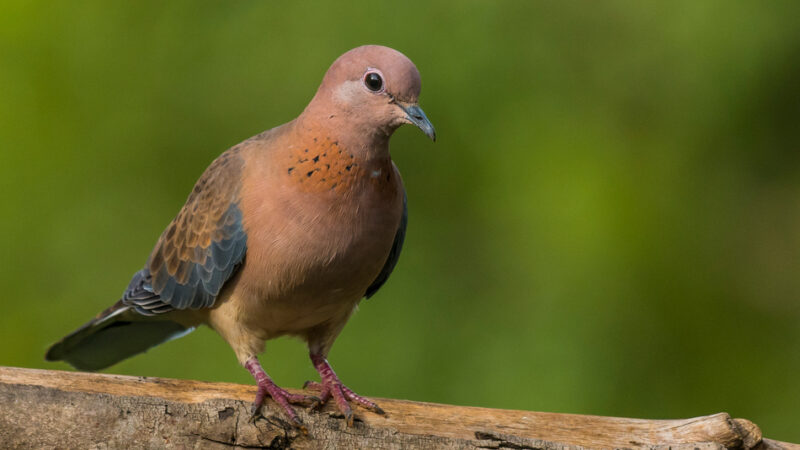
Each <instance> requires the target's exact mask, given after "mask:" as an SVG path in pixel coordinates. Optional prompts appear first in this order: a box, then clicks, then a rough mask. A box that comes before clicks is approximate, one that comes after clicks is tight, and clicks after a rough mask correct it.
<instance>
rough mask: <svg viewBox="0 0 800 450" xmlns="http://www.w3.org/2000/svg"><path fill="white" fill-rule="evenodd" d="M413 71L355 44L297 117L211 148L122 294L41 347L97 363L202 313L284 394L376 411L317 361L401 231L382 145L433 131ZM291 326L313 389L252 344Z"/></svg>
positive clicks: (284, 401) (267, 385)
mask: <svg viewBox="0 0 800 450" xmlns="http://www.w3.org/2000/svg"><path fill="white" fill-rule="evenodd" d="M419 93H420V76H419V72H418V71H417V68H416V66H414V63H412V62H411V61H410V60H409V59H408V58H407V57H406V56H405V55H403V54H402V53H400V52H398V51H396V50H393V49H390V48H387V47H381V46H375V45H368V46H363V47H358V48H355V49H353V50H350V51H348V52H347V53H345V54H343V55H342V56H340V57H339V58H338V59H337V60H336V61H335V62H334V63H333V65H331V67H330V69H328V71H327V73H326V74H325V77H324V78H323V80H322V84H321V85H320V87H319V89H318V90H317V92H316V95H314V98H313V99H312V100H311V102H310V103H309V104H308V106H307V107H306V108H305V110H304V111H303V112H302V114H300V116H299V117H297V118H296V119H294V120H292V121H291V122H288V123H286V124H284V125H281V126H279V127H276V128H273V129H271V130H268V131H265V132H263V133H261V134H259V135H257V136H254V137H252V138H250V139H248V140H246V141H244V142H242V143H240V144H238V145H236V146H234V147H232V148H231V149H229V150H227V151H226V152H224V153H223V154H222V155H220V156H219V157H218V158H217V159H216V160H215V161H214V162H213V163H211V165H210V166H209V167H208V169H206V171H205V172H204V173H203V175H202V176H201V177H200V179H199V180H198V181H197V183H196V184H195V186H194V189H193V190H192V192H191V194H190V195H189V198H188V199H187V200H186V204H185V205H184V206H183V208H182V209H181V210H180V212H179V213H178V215H177V217H175V219H174V220H173V221H172V222H171V223H170V224H169V226H168V227H167V228H166V230H164V232H163V233H162V234H161V237H160V238H159V239H158V242H157V243H156V245H155V248H154V249H153V251H152V253H151V254H150V257H149V258H148V260H147V263H146V264H145V266H144V268H143V269H141V270H140V271H138V272H136V273H135V274H134V275H133V279H132V280H131V281H130V284H129V285H128V288H127V289H126V290H125V292H124V293H123V295H122V298H121V299H120V300H119V301H117V302H116V303H115V304H114V305H113V306H111V307H110V308H108V309H106V310H105V311H103V312H102V313H100V314H99V315H97V317H95V318H94V319H92V320H91V321H89V322H88V323H87V324H85V325H83V326H82V327H81V328H79V329H78V330H76V331H74V332H73V333H72V334H70V335H68V336H66V337H64V338H63V339H62V340H61V341H59V342H58V343H56V344H54V345H53V346H52V347H51V348H50V349H49V350H48V352H47V355H46V358H47V360H49V361H59V360H63V361H66V362H68V363H70V364H72V365H73V366H74V367H76V368H78V369H82V370H99V369H103V368H105V367H108V366H110V365H112V364H115V363H117V362H119V361H121V360H123V359H126V358H128V357H130V356H133V355H136V354H138V353H141V352H144V351H145V350H147V349H148V348H150V347H153V346H155V345H158V344H160V343H162V342H165V341H167V340H170V339H174V338H176V337H179V336H182V335H184V334H186V333H188V332H190V331H192V330H193V329H194V328H195V327H196V326H198V325H201V324H205V325H208V326H210V327H211V328H213V329H214V330H215V331H216V332H217V333H219V334H220V335H221V336H222V337H223V338H224V339H225V340H226V341H227V342H228V344H230V346H231V347H232V348H233V351H234V352H235V353H236V357H237V358H238V360H239V362H240V363H241V364H242V365H243V366H244V367H245V368H247V370H249V371H250V373H251V374H252V375H253V377H254V378H255V380H256V383H257V384H258V393H257V394H256V398H255V402H254V405H253V408H254V409H253V411H254V414H255V413H256V412H257V411H258V409H259V408H260V406H261V404H262V403H263V401H264V398H265V396H267V395H269V396H270V397H272V398H273V399H274V400H275V401H276V402H277V403H278V404H280V405H281V406H282V408H283V410H284V411H285V412H286V414H287V415H288V416H289V418H290V419H291V421H292V422H293V423H294V424H295V425H298V426H300V425H301V421H300V418H299V417H298V415H297V413H296V412H295V411H294V409H293V408H292V407H291V406H290V403H300V404H309V403H312V402H313V406H319V405H321V404H324V403H325V402H326V401H328V400H329V399H330V398H333V399H334V400H335V402H336V404H337V407H338V409H339V410H340V411H341V412H342V413H343V414H344V415H345V417H346V419H347V421H348V423H349V424H352V421H353V413H352V409H351V407H350V402H354V403H356V404H359V405H361V406H363V407H365V408H367V409H370V410H372V411H375V412H378V413H382V412H383V411H382V410H381V409H380V408H379V407H378V405H376V404H375V403H373V402H372V401H370V400H367V399H366V398H364V397H361V396H359V395H357V394H355V393H354V392H353V391H351V390H350V389H348V388H347V387H346V386H345V385H344V384H342V382H341V381H339V378H338V377H337V376H336V374H335V373H334V372H333V369H332V368H331V366H330V364H328V361H327V355H328V352H329V351H330V349H331V346H332V345H333V342H334V340H335V339H336V337H337V336H338V335H339V332H341V331H342V328H343V327H344V325H345V323H346V322H347V319H348V318H349V317H350V315H351V314H352V313H353V311H354V310H355V308H356V306H357V305H358V304H359V302H360V301H361V299H362V298H365V297H366V298H369V297H371V296H372V295H374V294H375V292H377V291H378V289H380V287H381V286H383V284H384V283H385V282H386V280H387V278H388V277H389V275H390V274H391V272H392V270H393V269H394V267H395V264H397V260H398V257H399V256H400V250H401V249H402V246H403V239H404V237H405V232H406V223H407V209H406V195H405V190H404V188H403V182H402V180H401V178H400V173H399V172H398V170H397V167H395V165H394V163H393V162H392V160H391V156H390V155H389V138H390V137H391V135H392V133H393V132H394V131H395V130H396V129H397V128H398V127H399V126H400V125H402V124H404V123H409V124H413V125H416V126H417V127H419V128H420V129H421V130H422V131H423V132H424V133H425V134H426V135H427V136H428V137H430V138H431V139H433V140H435V136H436V135H435V132H434V128H433V125H431V123H430V121H428V119H427V117H426V116H425V113H424V112H423V111H422V109H421V108H420V107H419V105H418V104H417V98H418V97H419ZM283 335H291V336H297V337H300V338H302V339H303V340H305V341H306V342H307V343H308V350H309V355H310V357H311V361H312V362H313V364H314V367H315V368H316V370H317V372H319V375H320V378H321V383H311V384H310V385H308V386H309V387H311V388H315V389H318V390H319V391H320V394H319V397H318V398H314V397H306V396H303V395H296V394H290V393H288V392H287V391H285V390H283V389H281V388H280V387H278V386H277V385H276V384H275V383H274V382H273V381H272V379H271V378H270V377H269V376H268V375H267V373H266V372H265V371H264V369H263V368H262V367H261V364H260V363H259V361H258V359H257V355H258V354H259V353H261V352H262V351H263V350H264V342H265V341H267V340H269V339H272V338H275V337H278V336H283Z"/></svg>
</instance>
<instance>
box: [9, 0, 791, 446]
mask: <svg viewBox="0 0 800 450" xmlns="http://www.w3.org/2000/svg"><path fill="white" fill-rule="evenodd" d="M0 8H1V10H0V189H2V196H0V198H1V199H2V200H0V202H2V214H3V218H2V219H3V220H2V221H0V264H1V266H0V269H1V270H0V287H1V288H2V292H3V295H2V300H0V302H1V303H0V305H2V314H1V315H0V342H1V344H0V364H3V365H11V366H23V367H41V368H51V369H66V368H67V366H66V365H64V364H48V363H45V362H44V361H43V354H44V351H45V349H46V348H47V346H48V345H49V344H50V343H52V342H53V341H55V340H57V339H58V338H60V337H61V336H62V335H64V334H65V333H67V332H69V331H71V330H72V329H74V328H75V327H77V326H78V325H80V324H82V323H83V322H84V321H86V320H88V319H89V318H90V317H92V316H93V315H94V314H95V313H97V312H98V311H100V310H101V309H103V308H105V307H107V306H109V305H110V304H111V303H112V302H113V301H115V300H116V299H117V298H118V297H119V295H120V294H121V293H122V291H123V289H124V288H125V287H126V286H127V283H128V280H129V277H130V276H131V275H132V274H133V273H134V271H136V270H137V269H139V268H140V267H141V266H142V265H143V264H144V261H145V259H146V258H147V255H148V253H149V251H150V249H151V248H152V245H153V244H154V243H155V240H156V238H157V237H158V235H159V234H160V233H161V230H162V229H163V228H164V227H165V226H166V224H167V223H168V222H169V221H170V220H171V218H172V217H173V215H174V214H175V213H177V211H178V209H179V207H180V206H181V205H182V204H183V201H184V200H185V198H186V196H187V194H188V193H189V191H190V189H191V187H192V185H193V183H194V181H195V180H196V179H197V177H198V176H199V174H200V173H201V172H202V171H203V169H204V168H205V167H206V166H207V165H208V164H209V163H210V162H211V160H212V159H213V158H214V157H215V156H216V155H218V154H219V153H220V152H221V151H223V150H224V149H225V148H227V147H229V146H231V145H233V144H235V143H237V142H239V141H241V140H243V139H245V138H247V137H249V136H251V135H254V134H256V133H258V132H260V131H262V130H264V129H267V128H270V127H273V126H275V125H278V124H281V123H283V122H286V121H288V120H290V119H292V118H294V117H295V116H296V115H297V114H298V113H299V112H300V111H301V110H302V108H303V107H304V106H305V104H306V103H307V102H308V100H309V99H310V98H311V96H312V95H313V93H314V91H315V89H316V87H317V85H318V83H319V81H320V80H321V78H322V75H323V73H324V72H325V70H326V69H327V67H328V66H329V65H330V63H331V62H332V61H333V60H334V59H335V58H336V57H337V56H338V55H339V54H341V53H343V52H344V51H346V50H348V49H350V48H352V47H355V46H358V45H361V44H365V43H379V44H384V45H388V46H391V47H394V48H397V49H399V50H400V51H402V52H404V53H405V54H406V55H408V56H409V57H410V58H411V59H412V60H413V61H414V62H415V63H416V64H417V66H418V68H419V69H420V72H421V73H422V79H423V86H424V87H423V92H422V96H421V104H422V106H423V108H424V109H425V111H426V112H427V113H428V116H429V117H430V119H431V120H432V121H433V123H434V124H435V126H436V129H437V133H438V135H439V142H437V143H436V144H431V143H430V142H428V141H427V139H426V138H425V137H424V136H423V135H422V134H421V133H420V132H419V130H416V129H413V128H411V127H405V128H403V129H401V130H399V131H398V132H397V134H396V135H395V137H394V139H393V140H392V149H393V157H394V159H395V161H396V163H397V165H398V166H399V167H400V169H401V171H402V173H403V177H404V179H405V182H406V186H407V190H408V197H409V208H410V225H409V231H408V238H407V240H406V246H405V250H404V252H403V256H402V258H401V259H400V264H399V266H398V267H397V269H396V270H395V272H394V275H393V276H392V278H391V280H390V282H389V283H388V284H387V285H386V286H385V287H384V288H383V290H382V291H381V292H380V294H378V295H377V296H376V297H374V298H373V299H372V300H369V301H367V302H365V303H363V304H362V306H361V308H360V311H359V312H358V313H357V314H356V315H355V316H354V317H353V319H352V320H351V321H350V323H349V324H348V326H347V327H346V328H345V330H344V332H343V333H342V335H341V336H340V337H339V339H338V341H337V343H336V345H335V346H334V348H333V352H332V354H331V358H330V359H331V361H332V363H333V365H334V367H335V368H336V369H337V371H338V372H339V374H340V375H341V376H342V378H343V380H345V382H346V383H347V384H349V385H350V386H351V387H353V388H354V389H355V390H356V391H357V392H360V393H362V394H364V395H369V396H381V397H398V398H407V399H414V400H424V401H433V402H445V403H453V404H459V405H480V406H487V407H497V408H519V409H529V410H538V411H558V412H570V413H586V414H600V415H614V416H633V417H642V418H680V417H688V416H697V415H703V414H709V413H715V412H718V411H728V412H730V413H731V414H732V415H734V416H737V417H746V418H749V419H751V420H753V421H755V422H756V423H757V424H759V425H760V426H761V428H762V430H763V431H764V434H765V435H766V436H768V437H771V438H774V439H782V440H789V441H795V442H798V441H800V425H799V424H800V377H799V376H798V374H800V302H799V301H798V300H799V298H800V148H798V147H800V26H798V18H799V17H800V3H798V2H794V1H785V2H763V3H762V2H723V1H718V2H712V1H704V2H696V1H683V2H660V3H656V2H635V1H612V2H603V3H599V2H589V1H587V2H522V1H520V2H508V1H497V2H488V1H487V2H473V1H464V2H429V1H424V2H393V3H388V2H386V3H384V2H374V1H368V2H366V1H359V2H348V3H346V4H339V5H331V4H316V3H309V2H292V3H291V4H289V3H288V2H286V4H273V3H266V2H254V1H238V2H223V1H218V2H194V1H192V2H189V1H171V2H166V4H165V3H164V2H155V1H150V2H123V3H119V2H118V3H114V4H112V3H109V2H106V1H87V2H77V3H76V2H65V1H61V2H49V1H48V2H45V1H16V0H14V1H5V2H3V4H2V7H0ZM262 362H263V363H264V366H265V368H266V369H267V371H268V372H269V373H270V374H272V375H273V377H274V378H275V380H276V381H277V382H278V383H279V384H282V385H285V386H289V387H299V386H301V384H302V382H303V381H304V380H306V379H311V378H314V377H315V376H316V374H315V373H314V371H313V368H312V367H311V364H310V363H309V362H308V360H307V356H306V351H305V348H304V345H303V344H302V343H300V342H298V341H294V340H290V339H281V340H277V341H273V342H270V343H268V345H267V351H266V353H265V354H264V355H263V357H262ZM108 372H112V373H123V374H136V375H148V376H164V377H178V378H195V379H201V380H220V381H234V382H241V383H251V382H252V381H251V379H250V376H249V374H248V373H247V372H246V371H245V370H244V369H242V368H241V367H239V366H238V365H237V363H236V360H235V357H234V355H233V352H232V351H231V350H230V349H229V348H228V347H227V345H226V344H225V343H224V342H223V341H222V339H220V338H219V337H217V336H216V335H215V334H214V333H213V332H211V331H209V330H208V329H201V330H200V331H198V332H195V333H193V334H192V335H189V336H188V337H186V338H183V339H181V340H178V341H174V342H171V343H169V344H167V345H164V346H162V347H159V348H156V349H154V350H152V351H150V352H148V353H147V354H145V355H142V356H138V357H136V358H133V359H131V360H129V361H126V362H124V363H121V364H119V365H117V366H115V367H112V368H111V369H109V370H108Z"/></svg>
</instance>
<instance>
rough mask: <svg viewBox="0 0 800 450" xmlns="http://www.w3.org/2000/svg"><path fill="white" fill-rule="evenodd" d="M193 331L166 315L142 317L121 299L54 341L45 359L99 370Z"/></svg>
mask: <svg viewBox="0 0 800 450" xmlns="http://www.w3.org/2000/svg"><path fill="white" fill-rule="evenodd" d="M192 330H194V327H190V326H185V325H181V324H179V323H177V322H174V321H171V320H168V319H166V318H163V317H158V316H152V317H146V316H142V315H141V314H138V313H136V312H135V311H134V310H132V309H131V308H130V307H129V306H127V305H124V304H122V301H118V302H117V303H115V304H114V306H112V307H110V308H108V309H106V310H105V311H103V312H101V313H100V314H98V315H97V317H95V318H94V319H92V320H90V321H89V322H88V323H86V324H84V325H83V326H82V327H80V328H78V329H77V330H75V331H73V332H72V333H70V334H69V335H67V336H65V337H64V338H63V339H61V340H60V341H58V342H56V343H55V344H53V345H52V346H51V347H50V349H48V350H47V354H46V355H45V359H46V360H47V361H66V362H68V363H69V364H71V365H72V366H73V367H75V368H76V369H80V370H92V371H93V370H100V369H104V368H106V367H108V366H111V365H114V364H116V363H118V362H120V361H122V360H123V359H126V358H129V357H131V356H133V355H136V354H139V353H142V352H144V351H146V350H148V349H149V348H151V347H154V346H156V345H158V344H161V343H163V342H166V341H169V340H171V339H176V338H179V337H181V336H184V335H186V334H188V333H190V332H191V331H192Z"/></svg>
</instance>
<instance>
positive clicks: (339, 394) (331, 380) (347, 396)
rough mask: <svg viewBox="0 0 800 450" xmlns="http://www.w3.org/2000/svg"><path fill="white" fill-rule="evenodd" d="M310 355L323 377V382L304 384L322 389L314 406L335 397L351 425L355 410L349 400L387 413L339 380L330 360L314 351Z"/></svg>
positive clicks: (380, 412)
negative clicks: (329, 362)
mask: <svg viewBox="0 0 800 450" xmlns="http://www.w3.org/2000/svg"><path fill="white" fill-rule="evenodd" d="M310 356H311V362H312V363H313V364H314V368H315V369H317V372H319V376H320V378H321V379H322V383H314V382H307V383H306V384H305V386H303V387H305V388H309V389H317V390H319V391H320V396H319V397H320V398H319V400H318V401H317V402H316V404H315V405H314V406H313V407H314V408H317V407H320V406H322V405H323V404H324V403H325V402H326V401H328V400H329V399H330V398H331V397H333V399H334V400H335V401H336V406H337V407H338V409H339V412H341V413H342V414H344V417H345V419H346V420H347V424H348V425H349V426H352V425H353V410H352V409H351V408H350V404H349V403H348V401H352V402H355V403H357V404H359V405H361V406H362V407H364V408H366V409H369V410H370V411H373V412H376V413H378V414H386V413H385V412H384V411H383V410H382V409H381V408H380V407H379V406H378V405H376V404H375V403H373V402H372V401H370V400H367V399H366V398H364V397H362V396H360V395H358V394H356V393H355V392H353V391H351V390H350V389H348V388H347V386H345V385H343V384H342V382H341V381H339V377H337V376H336V373H335V372H334V371H333V368H331V365H330V364H328V360H326V359H325V357H323V356H322V355H315V354H313V353H312V354H311V355H310Z"/></svg>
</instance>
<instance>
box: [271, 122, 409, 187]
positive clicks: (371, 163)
mask: <svg viewBox="0 0 800 450" xmlns="http://www.w3.org/2000/svg"><path fill="white" fill-rule="evenodd" d="M339 124H340V121H337V120H336V118H335V117H333V118H327V119H322V120H320V119H318V118H317V119H313V120H312V119H310V118H309V117H301V118H299V119H298V120H296V121H295V123H293V124H292V127H291V131H290V134H291V138H290V139H288V141H289V142H292V145H291V146H290V147H287V148H285V150H283V151H285V152H286V157H281V158H280V159H281V160H282V161H283V163H282V164H283V165H285V167H283V165H282V168H281V169H279V170H280V171H281V172H283V173H284V174H285V176H286V177H287V180H291V182H292V184H295V185H296V186H298V187H300V188H301V189H302V190H304V191H314V192H316V191H319V192H323V191H327V192H336V193H344V192H350V191H351V190H353V189H360V188H363V187H367V186H373V188H377V187H378V185H383V184H385V183H388V182H389V181H390V180H391V176H392V174H393V172H394V168H393V166H392V160H391V157H390V155H389V138H388V137H382V136H380V135H378V136H372V137H369V136H367V137H366V138H365V137H364V136H363V135H362V134H361V133H360V132H357V131H353V128H352V127H350V128H349V129H348V128H343V127H342V126H338V125H339ZM344 130H347V132H344ZM354 135H355V136H354Z"/></svg>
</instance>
